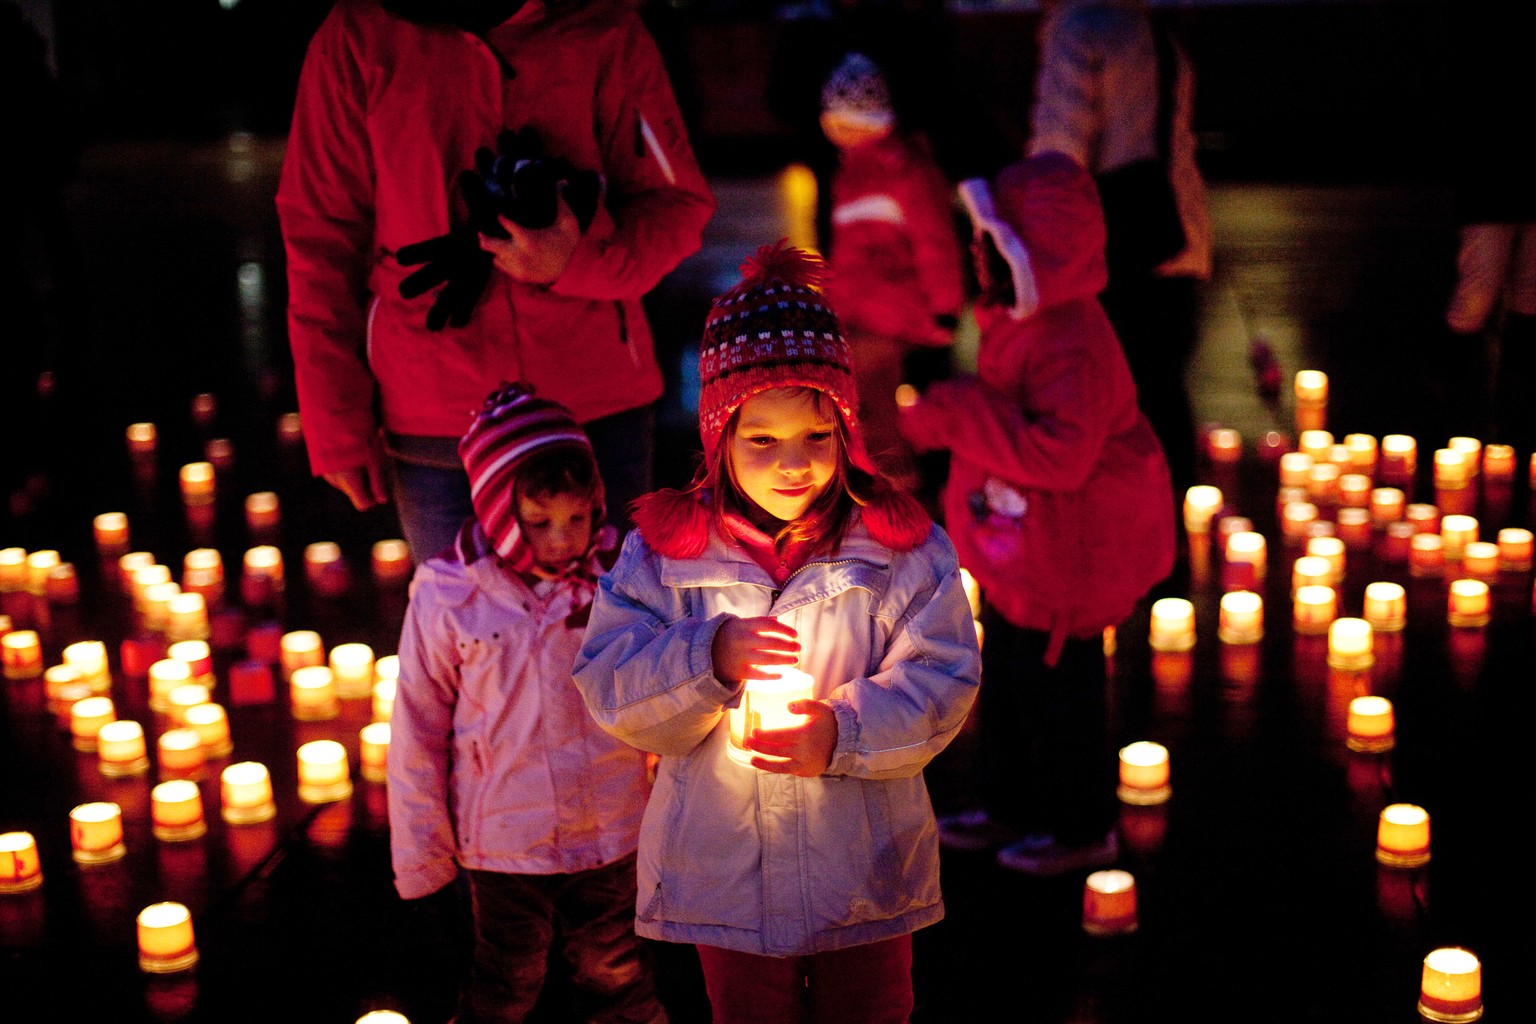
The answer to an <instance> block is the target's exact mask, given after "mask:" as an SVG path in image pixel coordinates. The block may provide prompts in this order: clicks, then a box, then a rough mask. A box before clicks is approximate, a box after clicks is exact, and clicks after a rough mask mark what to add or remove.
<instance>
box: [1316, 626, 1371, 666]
mask: <svg viewBox="0 0 1536 1024" xmlns="http://www.w3.org/2000/svg"><path fill="white" fill-rule="evenodd" d="M1375 663H1376V654H1375V649H1374V646H1373V643H1372V636H1371V624H1370V623H1369V622H1366V621H1365V620H1364V619H1357V618H1351V617H1348V616H1345V617H1341V618H1337V619H1334V620H1333V621H1332V622H1331V623H1329V624H1328V664H1329V666H1330V667H1331V668H1337V669H1343V670H1345V671H1349V672H1358V671H1362V670H1364V669H1368V668H1370V667H1371V666H1372V665H1374V664H1375Z"/></svg>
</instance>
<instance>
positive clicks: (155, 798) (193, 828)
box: [149, 779, 208, 843]
mask: <svg viewBox="0 0 1536 1024" xmlns="http://www.w3.org/2000/svg"><path fill="white" fill-rule="evenodd" d="M149 800H150V815H151V817H152V818H153V820H154V831H155V838H156V839H159V840H162V841H163V842H168V843H176V842H181V841H183V840H186V839H196V838H197V837H198V836H201V835H204V834H206V833H207V831H208V822H207V820H206V819H205V818H204V817H203V791H202V789H201V788H200V787H199V786H198V784H197V783H196V782H193V781H192V780H191V779H171V780H170V781H168V782H162V783H160V785H158V786H156V787H155V788H154V789H152V790H150V791H149Z"/></svg>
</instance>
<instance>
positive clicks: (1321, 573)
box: [1291, 555, 1333, 596]
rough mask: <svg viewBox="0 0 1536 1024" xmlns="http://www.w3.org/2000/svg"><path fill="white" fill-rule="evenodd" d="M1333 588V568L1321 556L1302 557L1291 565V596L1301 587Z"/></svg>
mask: <svg viewBox="0 0 1536 1024" xmlns="http://www.w3.org/2000/svg"><path fill="white" fill-rule="evenodd" d="M1312 586H1324V587H1331V586H1333V566H1332V565H1331V564H1329V562H1328V559H1326V558H1324V557H1323V556H1322V555H1302V556H1301V557H1300V558H1298V559H1296V561H1295V562H1293V563H1291V594H1292V596H1295V594H1296V592H1297V591H1298V590H1300V589H1301V588H1302V587H1312Z"/></svg>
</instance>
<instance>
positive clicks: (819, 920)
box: [575, 518, 980, 955]
mask: <svg viewBox="0 0 1536 1024" xmlns="http://www.w3.org/2000/svg"><path fill="white" fill-rule="evenodd" d="M731 615H734V616H741V617H750V616H758V615H773V616H776V617H777V618H778V619H779V620H780V621H782V622H785V623H788V624H789V625H791V626H793V627H794V628H795V630H796V631H797V632H798V633H799V638H800V644H801V662H800V667H801V668H802V669H803V670H805V671H806V672H808V673H810V675H811V676H813V677H814V678H815V680H816V689H815V696H816V697H818V698H821V699H824V700H826V701H827V702H828V703H829V704H830V705H831V706H832V708H833V709H834V710H835V712H836V715H837V726H838V741H837V749H836V752H835V753H834V755H833V759H832V763H831V765H830V766H829V767H828V769H827V771H826V772H825V773H824V774H823V775H821V776H820V777H818V778H811V779H806V778H798V777H795V776H791V775H779V774H773V773H769V772H763V771H759V770H757V769H755V768H750V767H746V766H743V765H741V764H738V763H736V762H734V761H732V760H730V758H729V757H728V755H727V753H726V745H727V742H728V732H729V729H728V725H727V721H726V715H725V709H726V707H727V706H731V705H735V704H736V703H737V701H738V700H739V698H740V687H739V685H727V684H724V683H722V682H720V681H719V680H717V679H716V678H715V676H714V672H713V668H712V661H711V647H712V645H713V642H714V637H715V633H716V631H717V630H718V629H719V628H720V624H721V623H722V622H723V621H724V620H725V618H726V617H727V616H731ZM979 676H980V654H979V651H978V648H977V642H976V631H975V626H974V624H973V622H972V619H971V615H970V609H969V605H968V603H967V600H966V596H965V593H964V590H963V588H962V586H961V582H960V576H959V567H958V563H957V561H956V558H955V551H954V548H953V546H952V545H951V544H950V541H949V538H948V537H947V536H946V535H945V534H944V532H943V531H942V530H941V529H940V528H939V527H937V526H935V527H933V528H932V529H931V531H930V532H929V533H928V535H927V539H926V540H925V541H923V542H922V543H921V544H919V545H917V546H916V547H914V548H912V549H910V550H906V551H893V550H892V549H891V548H889V547H886V546H885V545H883V544H880V543H879V542H877V541H875V540H874V539H873V537H871V536H870V533H869V531H868V529H867V528H866V527H865V526H864V525H863V523H862V522H860V521H858V520H857V518H856V519H855V522H854V523H853V525H852V526H851V528H850V530H849V533H848V536H847V538H846V540H845V541H844V543H843V545H842V547H841V548H840V550H839V551H838V553H837V555H836V556H835V557H829V558H825V559H819V560H813V561H812V562H810V563H809V564H807V565H806V566H804V567H803V568H801V569H800V570H799V571H798V572H796V573H795V574H794V575H793V576H791V577H790V579H789V580H788V581H787V582H786V584H785V585H784V587H783V590H782V592H780V591H779V590H778V589H777V588H776V587H775V584H774V582H773V580H772V578H771V577H769V576H768V574H767V573H765V572H764V571H763V569H762V568H761V567H759V566H758V565H757V564H756V563H755V562H753V561H752V559H751V557H750V556H749V555H748V554H747V553H746V552H745V551H744V550H742V549H741V548H739V547H737V546H735V545H732V544H727V543H726V542H725V541H724V540H723V539H722V538H720V537H719V536H718V535H716V534H715V532H714V531H713V530H711V531H710V532H709V540H708V543H707V546H706V548H705V550H704V553H703V555H702V556H700V557H698V558H688V559H676V558H671V557H668V556H666V555H663V554H660V553H659V552H657V551H656V550H655V549H653V548H652V547H651V546H649V545H648V544H647V543H646V541H645V540H644V538H643V537H642V536H641V533H640V531H639V530H636V531H634V532H632V533H631V534H630V535H629V537H628V538H627V539H626V541H625V544H624V550H623V553H622V554H621V555H620V558H619V561H618V564H617V565H616V566H615V567H614V569H613V571H612V572H611V573H610V574H609V575H608V576H606V577H604V578H603V579H602V580H601V582H600V584H599V590H598V595H597V599H596V600H595V602H594V604H593V609H592V619H591V622H590V624H589V625H588V629H587V636H586V640H585V641H584V642H583V644H582V648H581V652H580V654H579V655H578V656H577V660H576V672H575V677H576V684H577V686H578V687H579V688H580V689H581V692H582V695H583V696H584V697H585V698H586V702H587V707H588V708H589V709H590V710H591V712H592V713H593V715H595V716H596V718H597V720H598V721H599V722H601V723H602V725H603V726H604V727H605V728H606V729H608V730H609V731H611V732H612V733H613V734H614V735H615V736H618V737H620V738H621V739H623V740H625V741H627V742H629V743H631V744H633V745H635V746H636V747H639V748H640V749H642V750H648V751H653V752H655V753H658V754H661V755H662V757H661V763H660V766H659V770H658V777H657V780H656V786H655V789H654V790H653V792H652V795H651V800H650V803H649V805H648V806H647V808H646V813H645V821H644V823H643V825H642V826H641V838H640V858H639V897H638V905H637V920H636V931H637V932H638V933H639V934H641V935H643V936H647V937H650V938H657V939H665V940H669V941H674V942H693V943H705V944H708V945H712V946H720V947H724V948H727V949H735V950H742V951H746V952H751V953H762V954H769V955H797V954H804V953H812V952H821V951H826V950H832V949H840V948H843V947H847V946H853V945H859V944H863V943H867V942H874V941H877V940H880V939H886V938H890V937H893V936H896V935H902V934H905V933H908V932H911V931H913V930H915V929H917V928H921V927H923V926H925V925H928V924H932V923H933V922H935V921H937V920H939V919H940V918H941V917H942V916H943V913H944V907H943V902H942V900H941V898H940V893H939V851H938V834H937V828H936V825H935V822H934V815H933V808H932V805H931V804H930V803H929V799H928V791H927V787H926V786H925V785H924V782H923V778H922V770H923V766H924V765H926V764H927V763H928V762H929V760H931V759H932V758H933V756H934V755H935V754H937V753H938V752H939V751H940V750H942V749H944V747H945V745H946V744H948V743H949V741H950V740H951V739H952V738H953V737H954V736H955V734H956V732H958V730H959V729H960V727H961V724H962V723H963V722H964V720H965V716H966V714H967V712H968V711H969V710H970V707H971V704H972V702H973V700H974V699H975V696H976V688H977V684H978V681H979Z"/></svg>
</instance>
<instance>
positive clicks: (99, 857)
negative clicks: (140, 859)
mask: <svg viewBox="0 0 1536 1024" xmlns="http://www.w3.org/2000/svg"><path fill="white" fill-rule="evenodd" d="M69 846H70V856H72V857H73V858H74V860H75V863H76V864H107V863H110V862H112V861H115V860H121V859H122V857H123V855H124V854H125V853H127V852H128V847H127V846H126V845H124V843H123V809H122V808H121V807H119V806H118V805H117V804H115V803H112V802H110V801H105V800H98V801H95V802H93V803H88V804H80V805H79V806H77V807H76V808H75V809H74V810H72V811H70V812H69Z"/></svg>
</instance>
